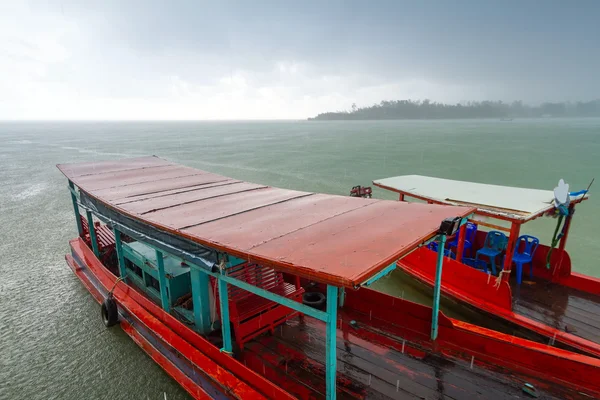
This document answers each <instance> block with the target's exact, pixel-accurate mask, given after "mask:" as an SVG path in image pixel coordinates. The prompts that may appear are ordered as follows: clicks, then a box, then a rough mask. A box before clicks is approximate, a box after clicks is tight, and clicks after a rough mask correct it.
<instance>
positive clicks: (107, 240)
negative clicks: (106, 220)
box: [81, 216, 115, 252]
mask: <svg viewBox="0 0 600 400" xmlns="http://www.w3.org/2000/svg"><path fill="white" fill-rule="evenodd" d="M81 226H82V227H83V236H84V237H83V239H84V240H85V242H86V243H87V244H88V246H90V247H91V244H92V242H91V239H90V227H89V225H88V221H87V218H84V217H83V216H81ZM94 228H95V231H96V240H97V241H98V250H99V251H100V252H103V251H104V250H106V249H110V248H112V247H114V246H115V233H114V232H113V231H112V229H110V228H109V227H108V226H106V225H104V224H101V223H100V222H95V223H94Z"/></svg>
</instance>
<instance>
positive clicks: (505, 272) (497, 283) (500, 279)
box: [494, 269, 512, 290]
mask: <svg viewBox="0 0 600 400" xmlns="http://www.w3.org/2000/svg"><path fill="white" fill-rule="evenodd" d="M511 271H512V270H510V269H507V270H506V271H505V270H502V271H500V273H499V274H498V277H497V278H496V282H495V283H494V287H495V288H496V290H498V289H500V284H501V283H502V274H508V276H510V272H511Z"/></svg>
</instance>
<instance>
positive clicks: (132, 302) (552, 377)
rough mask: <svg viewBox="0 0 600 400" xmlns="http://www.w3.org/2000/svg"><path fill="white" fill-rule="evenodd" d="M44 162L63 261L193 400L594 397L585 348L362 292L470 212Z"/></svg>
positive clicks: (141, 161) (119, 167) (192, 173)
mask: <svg viewBox="0 0 600 400" xmlns="http://www.w3.org/2000/svg"><path fill="white" fill-rule="evenodd" d="M58 168H59V169H60V170H61V171H62V172H63V173H64V174H65V176H66V177H67V178H68V180H69V187H70V190H71V198H72V201H73V207H74V211H75V215H76V219H75V220H76V223H77V229H78V232H79V236H78V237H77V238H75V239H73V240H72V241H71V242H70V247H71V253H70V254H68V255H67V256H66V260H67V263H68V265H69V266H70V267H71V269H72V270H73V271H74V273H75V274H76V275H77V277H78V278H79V279H80V280H81V282H82V283H83V284H84V285H85V287H86V288H87V289H88V290H89V292H90V293H91V294H92V296H93V297H94V298H95V299H96V300H97V301H98V302H99V303H100V304H101V313H100V314H101V317H102V320H103V322H104V324H105V325H106V326H107V327H113V326H115V325H117V324H119V325H120V327H121V329H123V330H124V331H125V332H126V333H127V334H128V335H129V336H130V337H131V338H132V339H133V340H134V341H135V342H136V343H137V344H138V345H139V346H140V347H141V348H142V349H143V350H144V351H145V352H146V353H147V354H148V355H149V356H150V357H151V358H152V359H153V360H154V361H155V362H157V363H158V364H159V365H160V366H161V367H162V368H163V369H164V370H165V371H166V372H167V373H168V374H169V375H170V376H171V377H173V378H174V379H175V380H176V381H177V382H178V383H179V384H180V385H181V386H182V387H183V388H184V389H185V390H187V391H188V393H189V394H190V395H191V396H192V397H193V398H197V399H205V398H215V399H221V398H228V399H229V398H237V399H253V398H256V399H259V398H269V399H291V398H301V399H313V398H327V399H335V398H336V397H339V398H354V399H397V398H451V399H463V398H465V399H467V398H468V399H471V398H475V397H477V398H520V397H528V396H531V395H533V396H542V397H545V398H560V399H571V398H573V399H574V398H589V397H590V396H591V397H598V396H600V360H598V359H596V358H593V357H588V356H585V355H581V354H576V353H573V352H570V351H566V350H562V349H557V348H555V347H552V346H548V345H545V344H539V343H535V342H531V341H529V340H525V339H520V338H516V337H513V336H510V335H507V334H503V333H498V332H494V331H491V330H488V329H485V328H482V327H478V326H475V325H471V324H468V323H464V322H460V321H457V320H453V319H451V318H448V317H446V316H445V315H444V314H442V313H438V312H437V307H438V304H437V303H434V307H433V310H432V308H429V307H425V306H422V305H418V304H415V303H412V302H409V301H406V300H403V299H399V298H396V297H393V296H389V295H386V294H383V293H379V292H376V291H373V290H371V289H369V288H368V286H369V285H371V284H372V283H373V282H375V281H376V280H377V279H379V278H381V277H383V276H385V275H387V274H389V273H390V272H391V271H392V270H393V269H394V268H395V267H396V260H398V259H400V258H402V257H403V256H406V254H408V253H409V252H410V251H412V250H414V249H415V248H416V247H417V246H419V245H420V244H422V243H425V242H428V241H430V240H431V239H432V238H434V237H440V238H445V237H446V235H447V234H451V233H452V232H453V231H455V230H456V229H458V226H460V224H463V223H464V222H465V221H466V217H468V216H469V215H471V214H472V213H473V211H474V209H473V208H467V207H447V206H438V205H424V204H408V203H398V202H393V201H382V200H373V199H367V198H360V197H359V198H356V197H342V196H332V195H325V194H315V193H307V192H298V191H293V190H284V189H278V188H273V187H268V186H264V185H259V184H253V183H247V182H242V181H239V180H235V179H231V178H227V177H224V176H220V175H216V174H212V173H208V172H204V171H199V170H196V169H193V168H187V167H183V166H180V165H177V164H174V163H171V162H169V161H167V160H163V159H160V158H157V157H143V158H135V159H125V160H118V161H105V162H90V163H78V164H62V165H59V166H58ZM81 212H83V215H82V214H81ZM442 261H443V257H439V263H438V267H441V262H442ZM438 300H439V299H438ZM112 329H115V328H112Z"/></svg>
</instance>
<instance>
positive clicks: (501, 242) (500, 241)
mask: <svg viewBox="0 0 600 400" xmlns="http://www.w3.org/2000/svg"><path fill="white" fill-rule="evenodd" d="M506 244H507V240H506V235H505V234H504V233H502V232H498V231H489V232H488V233H487V235H486V237H485V247H487V248H489V249H493V250H504V249H505V248H506Z"/></svg>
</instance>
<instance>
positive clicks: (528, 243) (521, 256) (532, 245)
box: [512, 235, 540, 285]
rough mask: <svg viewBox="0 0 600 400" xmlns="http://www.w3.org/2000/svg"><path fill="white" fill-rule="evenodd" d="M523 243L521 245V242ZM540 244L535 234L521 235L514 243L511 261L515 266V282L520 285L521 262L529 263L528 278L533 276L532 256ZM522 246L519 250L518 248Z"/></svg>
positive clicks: (521, 277) (521, 275)
mask: <svg viewBox="0 0 600 400" xmlns="http://www.w3.org/2000/svg"><path fill="white" fill-rule="evenodd" d="M523 242H525V244H523V245H522V243H523ZM539 244H540V240H539V239H538V238H536V237H535V236H530V235H521V236H519V239H517V243H516V244H515V252H514V253H513V259H512V261H513V262H514V263H515V264H516V266H517V283H518V284H519V285H520V284H521V281H522V280H523V264H527V263H529V279H532V278H533V256H534V254H535V251H536V250H537V248H538V245H539ZM520 248H522V250H521V251H519V249H520Z"/></svg>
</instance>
